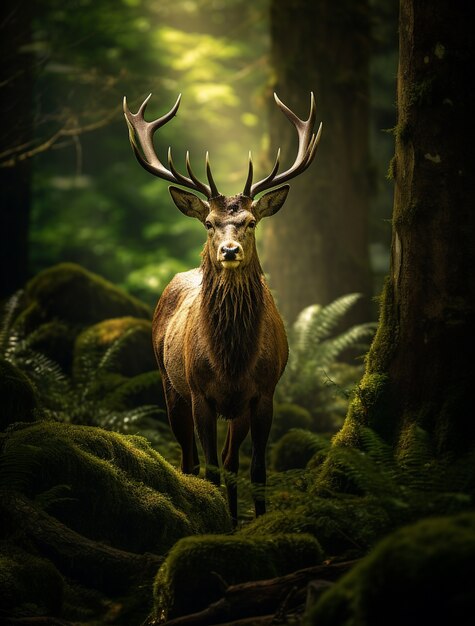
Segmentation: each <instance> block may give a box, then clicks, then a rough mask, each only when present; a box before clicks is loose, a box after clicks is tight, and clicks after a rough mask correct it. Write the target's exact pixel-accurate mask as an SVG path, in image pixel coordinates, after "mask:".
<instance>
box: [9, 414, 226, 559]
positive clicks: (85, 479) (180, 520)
mask: <svg viewBox="0 0 475 626" xmlns="http://www.w3.org/2000/svg"><path fill="white" fill-rule="evenodd" d="M25 445H29V446H34V447H35V448H36V449H37V452H36V454H35V461H36V462H37V463H38V464H39V466H40V467H41V470H40V471H36V472H35V473H33V475H32V477H31V479H30V481H29V484H28V486H27V487H26V488H25V489H24V492H25V493H26V495H27V496H29V497H34V496H35V495H37V494H39V493H41V492H43V491H46V490H48V489H50V488H52V487H54V486H55V485H57V484H58V483H61V484H65V485H68V486H69V487H70V491H69V493H68V498H67V499H62V500H59V501H58V502H53V503H52V504H51V507H50V509H49V512H50V513H51V514H52V515H54V516H55V517H57V518H58V519H60V520H61V521H62V522H64V523H65V524H67V525H68V526H69V527H71V528H73V529H74V530H76V531H77V532H80V533H81V534H84V535H85V536H87V537H90V538H92V539H96V540H105V541H107V542H110V543H111V544H112V545H113V546H115V547H117V548H121V549H124V550H129V551H132V552H144V551H150V552H155V553H158V554H163V553H164V552H165V551H166V550H168V549H169V548H170V547H171V546H172V545H173V544H174V543H175V542H176V541H177V540H178V539H179V538H181V537H183V536H185V535H190V534H194V533H206V532H213V533H219V532H224V531H228V530H229V529H230V521H229V515H228V512H227V507H226V503H225V501H224V498H223V497H222V495H221V493H220V492H219V491H218V489H216V487H214V486H213V485H211V484H210V483H208V482H207V481H204V480H202V479H200V478H197V477H195V476H186V475H183V474H181V473H180V472H178V471H177V470H175V469H174V468H173V467H172V466H171V465H170V464H169V463H167V462H166V461H165V460H164V459H163V457H162V456H161V455H160V454H159V453H158V452H156V451H155V450H153V449H152V448H151V446H150V445H149V444H148V442H147V441H146V440H145V439H143V438H141V437H137V436H125V435H119V434H118V433H113V432H108V431H105V430H102V429H99V428H93V427H87V426H73V425H67V424H59V423H42V424H36V425H32V426H29V427H26V428H23V429H22V430H17V431H14V432H12V433H9V435H8V436H7V438H6V439H5V442H4V447H5V449H6V450H7V451H10V452H14V451H15V449H20V450H21V449H24V446H25Z"/></svg>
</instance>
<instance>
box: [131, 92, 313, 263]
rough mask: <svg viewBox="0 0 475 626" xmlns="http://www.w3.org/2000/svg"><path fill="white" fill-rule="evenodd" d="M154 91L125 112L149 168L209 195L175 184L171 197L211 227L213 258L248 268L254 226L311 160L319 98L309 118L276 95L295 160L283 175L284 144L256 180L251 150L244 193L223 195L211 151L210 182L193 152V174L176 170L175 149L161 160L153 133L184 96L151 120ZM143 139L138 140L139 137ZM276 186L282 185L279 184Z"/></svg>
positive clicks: (139, 154) (252, 252) (252, 253)
mask: <svg viewBox="0 0 475 626" xmlns="http://www.w3.org/2000/svg"><path fill="white" fill-rule="evenodd" d="M151 95H152V94H150V95H149V96H148V97H147V98H146V99H145V101H144V102H143V103H142V105H141V107H140V108H139V110H138V111H137V113H135V114H134V113H131V112H130V110H129V109H128V107H127V101H126V98H124V115H125V119H126V121H127V125H128V128H129V139H130V144H131V146H132V149H133V151H134V153H135V156H136V157H137V160H138V161H139V163H140V164H141V165H142V167H144V168H145V169H146V170H147V171H148V172H150V173H152V174H154V175H155V176H158V177H159V178H162V179H164V180H168V181H169V182H172V183H175V184H178V185H181V186H182V187H186V188H188V189H191V190H193V191H194V192H199V193H200V194H202V195H203V196H205V198H206V200H203V199H202V198H201V197H200V196H198V195H196V193H190V192H189V191H185V190H184V189H181V188H179V187H175V186H170V187H169V191H170V194H171V197H172V199H173V201H174V203H175V204H176V206H177V207H178V208H179V209H180V211H181V212H182V213H184V214H185V215H188V216H189V217H196V218H197V219H199V220H200V221H201V222H202V223H203V225H204V226H205V228H206V229H207V231H208V245H207V252H208V254H209V257H210V261H211V262H212V263H213V265H215V266H216V267H217V268H218V269H225V270H235V269H237V268H244V267H246V265H248V264H249V263H250V262H251V260H252V259H253V258H255V235H254V231H255V227H256V225H257V223H258V222H259V221H260V220H261V219H262V218H263V217H269V216H270V215H274V214H275V213H277V211H279V209H280V208H281V207H282V205H283V204H284V202H285V199H286V198H287V194H288V191H289V189H290V187H289V185H283V184H282V183H285V182H287V181H288V180H290V179H291V178H294V177H295V176H297V175H299V174H301V173H302V172H303V171H304V170H306V169H307V167H308V166H309V165H310V163H311V162H312V160H313V158H314V156H315V153H316V151H317V147H318V144H319V141H320V136H321V130H322V125H321V124H320V126H319V128H318V132H317V133H316V134H315V133H313V127H314V125H315V116H316V111H315V99H314V97H313V93H312V94H311V99H310V114H309V117H308V119H307V120H305V121H303V120H301V119H300V118H298V117H297V116H296V115H295V113H293V112H292V111H291V110H290V109H289V108H288V107H286V106H285V104H283V102H281V101H280V100H279V98H278V97H277V95H276V94H274V98H275V101H276V103H277V105H278V106H279V108H280V109H281V110H282V111H283V113H284V114H285V115H286V116H287V118H288V119H289V120H290V121H291V122H292V124H293V125H294V127H295V129H296V130H297V133H298V140H299V149H298V153H297V156H296V159H295V161H294V163H293V165H292V166H291V167H290V168H289V169H287V170H286V171H284V172H282V173H280V174H278V170H279V163H280V149H279V150H278V152H277V157H276V160H275V164H274V167H273V168H272V171H271V172H270V174H269V175H268V176H266V177H265V178H263V179H262V180H260V181H259V182H257V183H254V184H253V182H252V179H253V163H252V157H251V154H249V170H248V175H247V180H246V183H245V186H244V190H243V191H242V193H240V194H238V195H237V196H223V195H221V194H220V193H219V191H218V188H217V187H216V184H215V182H214V179H213V176H212V174H211V167H210V164H209V158H208V153H206V175H207V178H208V184H206V183H204V182H202V181H200V180H199V179H198V178H197V177H196V176H195V174H194V173H193V170H192V169H191V164H190V155H189V152H187V153H186V169H187V172H188V176H184V175H183V174H181V173H180V172H178V171H177V169H176V168H175V166H174V164H173V159H172V153H171V148H169V149H168V167H165V166H164V165H163V164H162V163H161V162H160V160H159V158H158V156H157V154H156V152H155V148H154V145H153V135H154V133H155V131H156V130H158V129H159V128H160V127H161V126H164V125H165V124H166V123H167V122H168V121H169V120H170V119H171V118H172V117H174V115H176V112H177V111H178V107H179V106H180V99H181V95H180V96H178V99H177V101H176V103H175V105H174V106H173V108H172V109H171V110H170V111H169V112H168V113H167V114H166V115H164V116H163V117H160V118H158V119H156V120H154V121H152V122H147V121H146V120H145V118H144V113H145V109H146V106H147V104H148V101H149V99H150V97H151ZM137 139H138V142H137ZM274 187H277V188H276V189H274ZM268 189H272V190H271V191H268V192H267V193H265V194H264V195H262V196H261V197H260V198H259V199H257V200H255V199H254V198H255V196H257V194H259V193H260V192H262V191H265V190H268Z"/></svg>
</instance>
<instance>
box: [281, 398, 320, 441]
mask: <svg viewBox="0 0 475 626" xmlns="http://www.w3.org/2000/svg"><path fill="white" fill-rule="evenodd" d="M311 426H312V415H311V414H310V411H308V410H307V409H305V408H304V407H302V406H299V405H298V404H292V403H290V402H283V403H282V404H280V403H276V404H275V405H274V419H273V421H272V429H271V440H272V441H277V440H278V439H280V438H281V437H283V436H284V435H285V433H287V432H288V431H289V430H291V429H292V428H303V429H307V430H308V429H310V428H311Z"/></svg>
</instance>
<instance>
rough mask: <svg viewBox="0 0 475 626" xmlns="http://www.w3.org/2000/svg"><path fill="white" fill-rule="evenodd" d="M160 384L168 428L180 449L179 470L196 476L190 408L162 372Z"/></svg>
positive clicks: (197, 470)
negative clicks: (165, 406)
mask: <svg viewBox="0 0 475 626" xmlns="http://www.w3.org/2000/svg"><path fill="white" fill-rule="evenodd" d="M162 382H163V389H164V392H165V400H166V403H167V413H168V421H169V423H170V428H171V429H172V432H173V435H174V436H175V439H176V440H177V441H178V443H179V444H180V447H181V470H182V472H183V473H184V474H195V475H198V474H199V472H200V459H199V456H198V448H197V446H196V438H195V429H194V426H193V414H192V410H191V406H190V404H189V403H188V402H187V401H186V400H185V399H184V398H182V397H181V396H180V395H179V394H178V392H177V391H176V390H175V389H174V387H173V386H172V384H171V383H170V380H169V378H168V376H167V375H166V373H164V372H162Z"/></svg>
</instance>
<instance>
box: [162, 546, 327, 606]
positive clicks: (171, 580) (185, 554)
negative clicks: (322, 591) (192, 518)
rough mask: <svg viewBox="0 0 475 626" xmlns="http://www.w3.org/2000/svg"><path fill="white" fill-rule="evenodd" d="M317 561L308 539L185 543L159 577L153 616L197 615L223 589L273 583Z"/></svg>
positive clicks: (318, 556)
mask: <svg viewBox="0 0 475 626" xmlns="http://www.w3.org/2000/svg"><path fill="white" fill-rule="evenodd" d="M321 561H322V552H321V548H320V546H319V544H318V542H317V541H316V539H315V538H314V537H311V536H310V535H292V534H289V535H274V536H270V537H269V536H259V537H243V536H239V535H234V536H213V535H209V536H204V537H187V538H185V539H182V540H181V541H179V542H178V543H177V544H176V545H175V546H174V547H173V548H172V550H171V551H170V553H169V555H168V557H167V559H166V560H165V562H164V563H163V565H162V566H161V567H160V569H159V571H158V574H157V577H156V579H155V584H154V597H155V612H156V614H157V616H166V617H168V618H172V617H175V616H177V615H181V614H183V613H185V612H186V613H189V612H194V611H198V610H200V609H202V608H204V607H206V606H208V604H210V603H211V602H214V601H216V600H217V599H218V598H220V597H221V595H222V592H223V584H228V585H231V584H236V583H240V582H244V581H249V580H261V579H266V578H273V577H275V576H281V575H284V574H287V573H289V572H292V571H294V570H297V569H299V568H302V567H308V566H311V565H315V564H317V563H320V562H321Z"/></svg>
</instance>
